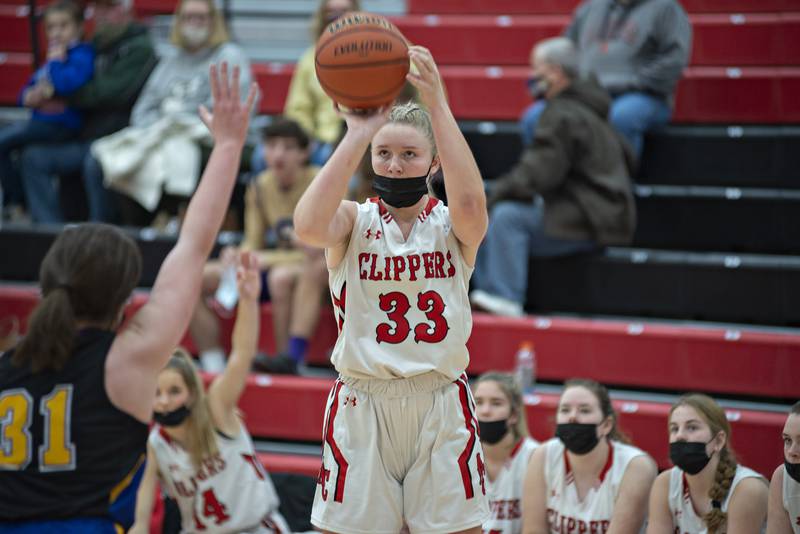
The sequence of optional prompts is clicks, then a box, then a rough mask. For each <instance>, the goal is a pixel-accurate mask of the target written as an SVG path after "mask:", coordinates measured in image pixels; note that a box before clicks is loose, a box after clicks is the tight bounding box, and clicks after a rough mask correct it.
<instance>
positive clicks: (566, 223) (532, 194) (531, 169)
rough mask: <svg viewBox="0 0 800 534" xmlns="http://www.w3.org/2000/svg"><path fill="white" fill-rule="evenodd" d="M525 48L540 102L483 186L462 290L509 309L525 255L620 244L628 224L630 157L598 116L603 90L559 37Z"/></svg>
mask: <svg viewBox="0 0 800 534" xmlns="http://www.w3.org/2000/svg"><path fill="white" fill-rule="evenodd" d="M532 57H533V72H534V75H535V76H536V77H537V78H538V82H537V91H538V92H539V93H540V95H541V96H542V97H543V98H546V99H547V101H548V105H547V108H545V110H544V113H542V116H541V119H540V120H539V126H538V127H537V129H536V137H535V138H534V141H533V145H531V146H530V147H528V148H526V149H525V150H524V152H523V154H522V156H521V159H520V161H519V162H518V163H517V165H516V166H515V167H514V168H513V169H512V170H511V171H510V172H509V173H508V174H507V175H505V176H503V177H501V178H498V179H496V180H495V181H494V184H493V187H491V186H490V193H489V204H490V206H493V208H492V210H491V212H490V216H489V231H488V233H487V235H486V239H485V241H484V243H483V244H482V245H481V248H480V251H479V253H478V261H477V263H476V266H475V273H474V275H473V278H472V279H473V287H474V290H473V291H472V293H470V300H471V301H472V303H473V305H475V306H476V307H479V308H482V309H484V310H486V311H488V312H491V313H496V314H500V315H509V316H519V315H522V313H523V304H524V302H525V296H526V289H527V284H528V262H529V258H530V257H531V256H560V255H565V254H572V253H577V252H584V251H589V250H592V249H595V248H597V247H598V246H604V245H611V244H626V243H628V242H629V241H630V240H631V238H632V237H633V231H634V225H635V206H634V202H633V193H632V185H631V175H632V172H633V158H632V156H631V155H630V149H629V148H628V147H627V144H626V143H625V141H624V140H623V139H622V138H621V137H620V136H619V134H617V132H615V131H614V129H613V128H611V126H610V125H609V124H608V120H607V119H606V116H607V114H608V106H609V103H610V98H609V96H608V94H607V93H606V91H605V90H604V89H603V88H602V87H600V86H599V85H598V83H597V81H596V80H595V79H594V77H592V76H589V77H586V78H582V77H580V76H579V75H578V54H577V50H576V49H575V46H574V45H573V44H572V42H571V41H570V40H569V39H566V38H564V37H556V38H553V39H547V40H545V41H542V42H541V43H539V44H538V45H537V46H536V47H535V49H534V52H533V54H532ZM512 251H513V252H512Z"/></svg>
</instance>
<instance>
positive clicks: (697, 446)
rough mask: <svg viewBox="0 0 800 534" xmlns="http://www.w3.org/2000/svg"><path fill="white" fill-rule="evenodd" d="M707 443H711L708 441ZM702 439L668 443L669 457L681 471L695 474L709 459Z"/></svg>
mask: <svg viewBox="0 0 800 534" xmlns="http://www.w3.org/2000/svg"><path fill="white" fill-rule="evenodd" d="M708 443H711V441H709V442H708ZM708 443H703V442H702V441H673V442H672V443H670V444H669V459H670V460H672V463H673V464H675V465H676V466H677V467H678V468H679V469H680V470H681V471H683V472H684V473H686V474H688V475H696V474H697V473H699V472H700V471H702V470H703V468H704V467H705V466H706V465H708V462H709V461H711V457H710V456H709V455H708V454H706V445H708Z"/></svg>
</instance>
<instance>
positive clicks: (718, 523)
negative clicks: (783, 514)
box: [647, 393, 769, 534]
mask: <svg viewBox="0 0 800 534" xmlns="http://www.w3.org/2000/svg"><path fill="white" fill-rule="evenodd" d="M668 424H669V426H668V428H669V458H670V460H671V461H672V463H673V465H674V466H675V467H673V468H672V469H668V470H666V471H664V472H663V473H661V474H660V475H658V478H656V481H655V483H654V484H653V488H652V490H651V492H650V506H649V508H650V520H649V523H648V525H647V534H672V533H673V532H697V533H698V534H706V533H717V532H728V533H731V534H734V533H740V532H742V533H743V532H748V533H750V532H753V533H755V532H763V528H764V521H765V519H766V518H767V502H768V499H769V489H768V487H767V486H768V484H767V479H765V478H764V477H763V476H761V474H759V473H757V472H756V471H753V470H752V469H749V468H747V467H745V466H743V465H741V464H739V463H738V462H737V461H736V455H735V454H734V452H733V449H732V448H731V425H730V423H729V422H728V418H727V416H726V414H725V410H723V409H722V407H721V406H720V405H719V404H717V403H716V402H715V401H714V399H712V398H710V397H708V396H707V395H703V394H699V393H693V394H689V395H684V396H682V397H681V398H680V399H678V401H677V402H676V403H675V404H673V405H672V408H671V409H670V411H669V422H668ZM744 439H749V437H748V436H746V437H745V438H744Z"/></svg>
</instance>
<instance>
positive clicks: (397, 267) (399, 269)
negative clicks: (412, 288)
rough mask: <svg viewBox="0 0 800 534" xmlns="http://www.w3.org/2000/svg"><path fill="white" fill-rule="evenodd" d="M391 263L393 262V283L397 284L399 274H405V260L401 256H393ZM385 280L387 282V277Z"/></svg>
mask: <svg viewBox="0 0 800 534" xmlns="http://www.w3.org/2000/svg"><path fill="white" fill-rule="evenodd" d="M386 259H387V260H388V259H389V258H386ZM392 261H393V262H394V281H395V282H399V281H400V273H404V272H406V259H405V258H404V257H403V256H395V257H394V258H392ZM386 279H387V280H388V279H389V277H388V276H387V277H386Z"/></svg>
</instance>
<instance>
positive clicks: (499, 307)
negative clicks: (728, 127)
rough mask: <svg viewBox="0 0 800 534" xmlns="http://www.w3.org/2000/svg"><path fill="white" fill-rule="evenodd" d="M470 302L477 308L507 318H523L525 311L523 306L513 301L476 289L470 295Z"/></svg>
mask: <svg viewBox="0 0 800 534" xmlns="http://www.w3.org/2000/svg"><path fill="white" fill-rule="evenodd" d="M469 301H470V302H471V303H472V304H473V305H474V306H475V307H477V308H480V309H482V310H484V311H487V312H489V313H491V314H494V315H503V316H505V317H522V316H523V315H525V311H524V310H523V309H522V304H520V303H518V302H514V301H513V300H510V299H507V298H503V297H498V296H497V295H492V294H491V293H487V292H486V291H483V290H481V289H475V290H474V291H472V292H471V293H470V294H469Z"/></svg>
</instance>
